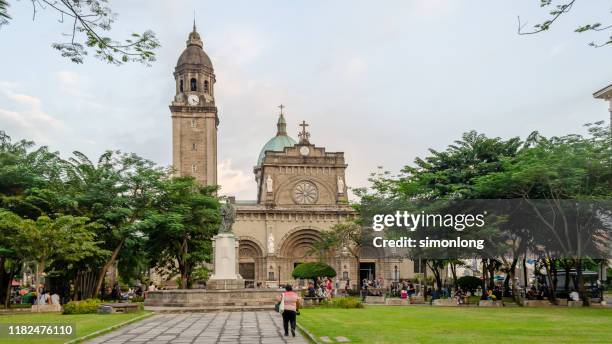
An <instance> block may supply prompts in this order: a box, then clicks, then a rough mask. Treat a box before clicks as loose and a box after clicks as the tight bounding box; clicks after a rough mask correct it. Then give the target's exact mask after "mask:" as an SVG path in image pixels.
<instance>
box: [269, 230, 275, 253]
mask: <svg viewBox="0 0 612 344" xmlns="http://www.w3.org/2000/svg"><path fill="white" fill-rule="evenodd" d="M268 253H274V235H273V234H272V233H270V235H268Z"/></svg>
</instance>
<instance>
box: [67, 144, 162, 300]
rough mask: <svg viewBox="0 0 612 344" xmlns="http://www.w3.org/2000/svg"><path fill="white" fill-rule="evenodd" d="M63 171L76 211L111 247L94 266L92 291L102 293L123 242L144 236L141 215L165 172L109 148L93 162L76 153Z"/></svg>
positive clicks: (155, 192) (130, 155) (102, 240)
mask: <svg viewBox="0 0 612 344" xmlns="http://www.w3.org/2000/svg"><path fill="white" fill-rule="evenodd" d="M68 163H69V166H68V168H67V170H66V178H67V181H66V191H65V192H66V194H67V195H69V197H70V199H71V203H72V204H73V208H72V209H70V211H71V212H73V213H74V214H76V215H79V216H86V217H88V218H90V219H91V221H93V222H95V223H97V224H98V226H97V227H96V228H97V229H96V240H98V241H101V242H102V247H103V248H104V249H106V250H108V251H110V252H111V254H110V256H109V257H108V258H107V259H106V260H105V261H104V262H103V265H102V266H101V267H100V266H93V267H89V268H93V269H95V270H97V271H98V276H97V278H96V282H95V287H94V289H93V295H92V296H96V295H98V293H99V292H100V290H101V288H102V285H103V283H104V278H105V276H106V272H107V271H108V269H109V268H110V267H111V266H112V265H113V264H114V263H115V261H116V260H117V258H118V257H119V256H120V254H121V251H122V250H123V248H124V247H125V245H126V243H129V242H130V241H138V240H143V236H142V233H143V229H142V226H143V223H142V222H143V220H144V219H145V214H146V212H147V211H148V210H150V209H151V207H152V204H153V201H154V199H155V197H157V195H158V194H159V192H160V191H159V187H160V180H161V178H162V177H163V176H164V175H165V172H164V171H163V170H161V169H159V168H158V167H156V166H155V164H154V163H153V162H151V161H149V160H146V159H143V158H141V157H139V156H137V155H135V154H123V153H121V152H118V151H107V152H105V153H104V154H102V156H101V157H100V158H99V159H98V161H97V163H95V164H94V163H93V162H91V161H90V160H89V159H88V158H87V157H86V156H85V155H84V154H82V153H79V152H75V153H74V156H73V157H72V158H70V159H69V161H68Z"/></svg>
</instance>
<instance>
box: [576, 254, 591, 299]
mask: <svg viewBox="0 0 612 344" xmlns="http://www.w3.org/2000/svg"><path fill="white" fill-rule="evenodd" d="M576 279H577V280H578V293H579V294H580V298H581V299H582V305H583V306H590V305H591V300H590V298H589V297H588V296H587V294H586V289H585V288H584V275H583V274H582V259H576Z"/></svg>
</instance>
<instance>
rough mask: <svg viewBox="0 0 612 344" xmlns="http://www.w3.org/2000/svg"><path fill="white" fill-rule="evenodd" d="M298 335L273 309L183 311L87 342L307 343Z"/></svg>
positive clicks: (155, 343) (140, 322) (155, 316)
mask: <svg viewBox="0 0 612 344" xmlns="http://www.w3.org/2000/svg"><path fill="white" fill-rule="evenodd" d="M298 321H299V317H298ZM295 335H296V337H295V338H293V337H291V333H289V337H285V336H284V335H283V320H282V318H281V316H280V314H278V313H276V312H273V311H259V312H220V313H183V314H159V315H153V316H151V317H149V318H145V319H144V320H142V321H138V322H135V323H133V324H129V325H127V326H124V327H121V328H119V329H117V330H115V331H113V332H110V333H107V334H105V335H102V336H100V337H96V338H94V339H92V340H90V341H88V342H87V343H92V344H93V343H108V344H123V343H139V344H143V343H151V344H158V343H159V344H161V343H181V344H187V343H202V344H204V343H239V344H241V343H245V344H246V343H249V344H251V343H253V344H254V343H259V344H276V343H279V344H280V343H299V344H307V343H308V341H307V340H306V339H304V338H303V337H302V336H301V335H300V334H299V333H296V334H295Z"/></svg>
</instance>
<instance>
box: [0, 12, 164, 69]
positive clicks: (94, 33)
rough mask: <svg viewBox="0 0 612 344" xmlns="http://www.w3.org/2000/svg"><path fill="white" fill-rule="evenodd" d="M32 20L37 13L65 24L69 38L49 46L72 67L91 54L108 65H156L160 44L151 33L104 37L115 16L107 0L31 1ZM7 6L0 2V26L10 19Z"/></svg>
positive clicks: (65, 35) (148, 31)
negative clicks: (52, 14) (47, 13)
mask: <svg viewBox="0 0 612 344" xmlns="http://www.w3.org/2000/svg"><path fill="white" fill-rule="evenodd" d="M30 2H31V4H32V20H36V16H37V14H38V12H39V11H44V10H48V11H52V12H55V13H56V14H57V15H58V21H59V22H60V23H63V24H67V25H68V27H69V31H68V33H65V34H63V36H64V37H66V38H68V39H67V41H64V42H54V43H53V44H52V45H51V46H52V47H53V48H54V49H56V50H58V51H59V52H60V54H61V55H62V56H63V57H66V58H68V59H70V60H71V61H72V62H74V63H83V61H84V59H85V57H86V56H87V55H89V54H90V53H93V55H94V56H95V57H96V58H98V59H100V60H103V61H106V62H108V63H110V64H114V65H121V64H124V63H128V62H139V63H143V64H145V65H147V66H149V65H151V63H152V62H154V61H155V52H154V50H155V49H157V48H158V47H159V46H160V44H159V41H158V40H157V37H156V36H155V33H154V32H153V31H151V30H147V31H144V32H143V33H136V32H135V33H132V34H131V35H130V37H129V38H126V39H124V40H123V41H116V40H114V39H112V38H110V37H108V36H106V35H105V33H106V32H108V31H110V30H111V28H112V24H113V23H114V22H115V20H116V18H117V14H116V13H114V12H113V11H112V9H111V8H110V7H108V6H107V4H108V0H85V1H83V0H55V1H50V0H30ZM8 6H9V4H8V1H6V0H0V25H2V24H7V23H8V22H9V20H10V19H12V18H11V17H10V16H9V15H8V12H7V8H8Z"/></svg>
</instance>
